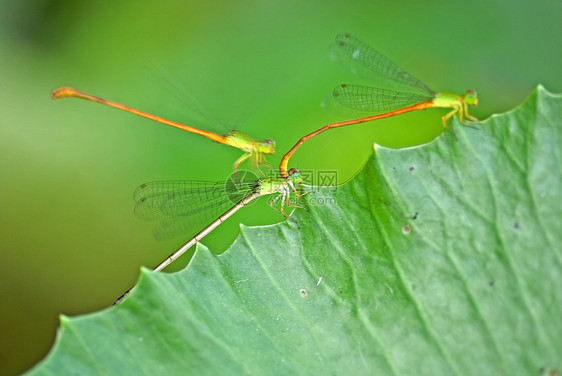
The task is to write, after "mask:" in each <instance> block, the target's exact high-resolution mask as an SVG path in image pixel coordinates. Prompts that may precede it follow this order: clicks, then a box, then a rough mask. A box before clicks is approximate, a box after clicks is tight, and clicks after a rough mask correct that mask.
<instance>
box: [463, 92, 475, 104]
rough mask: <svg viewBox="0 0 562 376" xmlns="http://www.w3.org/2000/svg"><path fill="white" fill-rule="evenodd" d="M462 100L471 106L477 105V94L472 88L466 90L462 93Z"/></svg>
mask: <svg viewBox="0 0 562 376" xmlns="http://www.w3.org/2000/svg"><path fill="white" fill-rule="evenodd" d="M464 101H465V103H466V104H469V105H471V106H478V96H477V95H476V92H475V91H474V90H467V91H466V93H465V94H464Z"/></svg>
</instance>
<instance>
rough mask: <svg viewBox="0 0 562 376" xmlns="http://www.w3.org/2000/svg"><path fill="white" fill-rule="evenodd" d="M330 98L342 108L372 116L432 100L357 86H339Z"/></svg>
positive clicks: (412, 94) (410, 94)
mask: <svg viewBox="0 0 562 376" xmlns="http://www.w3.org/2000/svg"><path fill="white" fill-rule="evenodd" d="M332 96H333V97H334V99H335V100H336V101H337V102H338V103H340V104H343V105H344V106H347V107H350V108H353V109H356V110H360V111H368V112H370V113H373V114H377V113H383V112H388V111H393V110H396V109H398V108H403V107H407V106H410V105H412V104H415V103H419V102H423V101H426V100H430V99H431V98H432V96H429V95H421V94H415V93H400V92H397V91H392V90H385V89H378V88H374V87H369V86H359V85H339V86H338V87H336V88H335V89H334V91H333V92H332Z"/></svg>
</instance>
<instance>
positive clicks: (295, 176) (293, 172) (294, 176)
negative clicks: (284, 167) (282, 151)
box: [287, 168, 304, 184]
mask: <svg viewBox="0 0 562 376" xmlns="http://www.w3.org/2000/svg"><path fill="white" fill-rule="evenodd" d="M287 176H288V178H289V179H291V181H292V182H293V183H296V184H304V179H303V177H302V175H301V173H300V172H299V170H297V169H296V168H290V169H289V171H288V175H287Z"/></svg>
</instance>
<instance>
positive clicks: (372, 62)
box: [336, 33, 434, 96]
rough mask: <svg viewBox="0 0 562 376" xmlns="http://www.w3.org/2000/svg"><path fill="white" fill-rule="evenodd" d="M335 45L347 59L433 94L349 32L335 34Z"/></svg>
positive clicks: (394, 81)
mask: <svg viewBox="0 0 562 376" xmlns="http://www.w3.org/2000/svg"><path fill="white" fill-rule="evenodd" d="M336 47H337V49H338V50H339V51H340V53H341V54H342V55H343V56H344V57H346V58H347V59H350V60H351V61H353V62H356V63H357V64H360V65H361V66H363V67H364V68H367V69H368V70H370V71H372V72H376V73H378V74H380V75H381V76H383V77H386V78H388V79H389V80H390V81H392V82H393V83H399V84H401V85H404V86H408V87H410V88H413V89H416V90H417V91H421V92H423V93H426V94H428V95H430V96H433V94H434V91H433V90H431V89H430V88H429V87H427V86H426V85H425V84H424V83H423V82H421V81H420V80H418V79H417V78H415V77H414V76H412V75H411V74H409V73H408V72H406V71H404V70H403V69H402V68H400V66H398V65H397V64H396V63H394V62H393V61H391V60H390V59H389V58H387V57H385V56H384V55H383V54H381V53H380V52H378V51H377V50H375V49H374V48H372V47H370V46H369V45H367V44H366V43H364V42H362V41H360V40H359V39H357V38H355V37H354V36H353V35H351V34H349V33H340V34H338V35H337V36H336Z"/></svg>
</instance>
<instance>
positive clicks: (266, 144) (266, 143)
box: [260, 138, 275, 154]
mask: <svg viewBox="0 0 562 376" xmlns="http://www.w3.org/2000/svg"><path fill="white" fill-rule="evenodd" d="M260 152H262V153H264V154H275V141H274V140H271V139H269V138H268V139H266V140H263V141H262V142H261V145H260Z"/></svg>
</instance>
